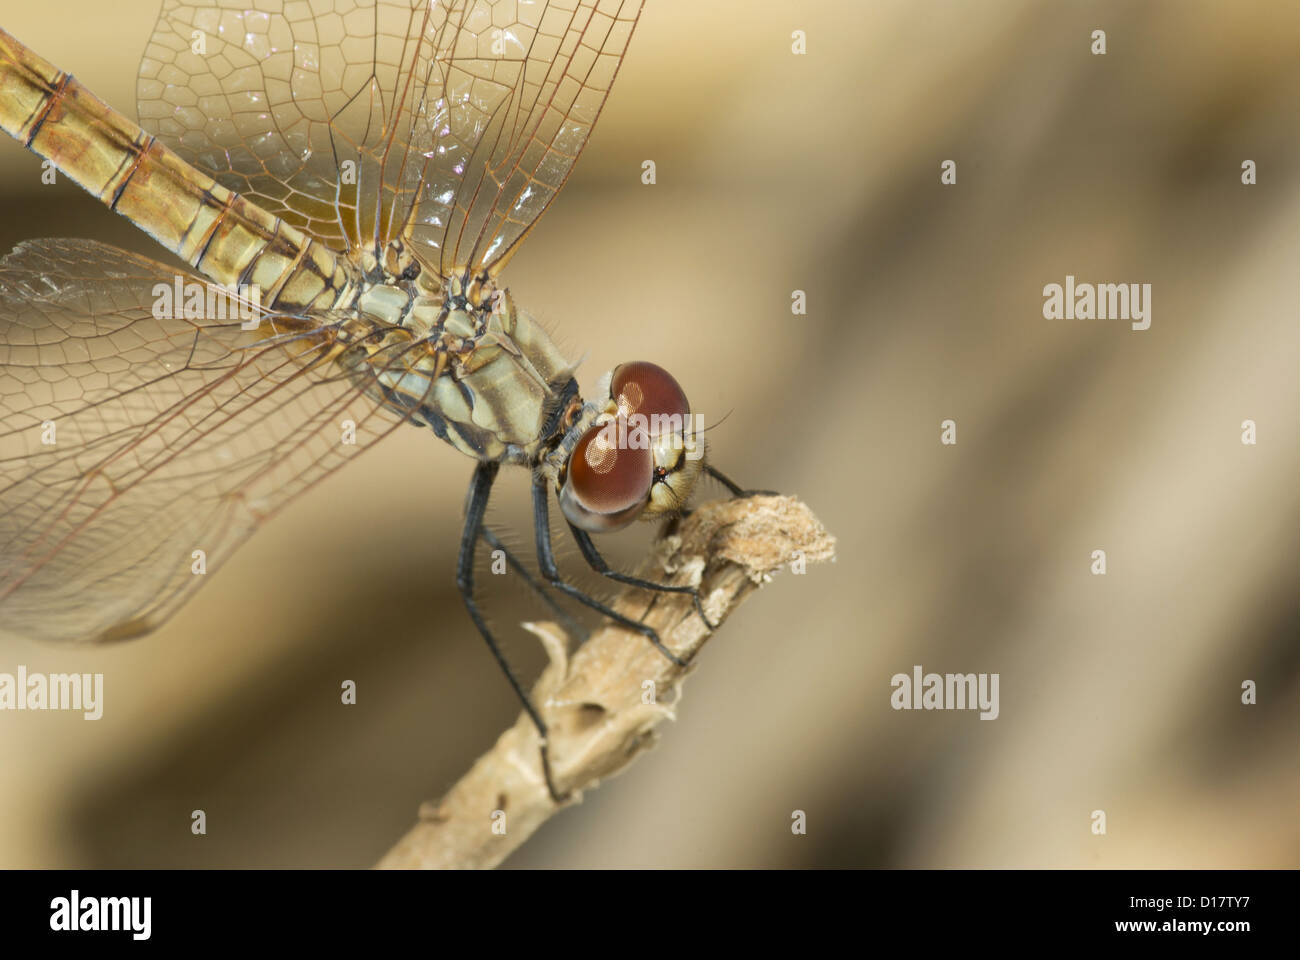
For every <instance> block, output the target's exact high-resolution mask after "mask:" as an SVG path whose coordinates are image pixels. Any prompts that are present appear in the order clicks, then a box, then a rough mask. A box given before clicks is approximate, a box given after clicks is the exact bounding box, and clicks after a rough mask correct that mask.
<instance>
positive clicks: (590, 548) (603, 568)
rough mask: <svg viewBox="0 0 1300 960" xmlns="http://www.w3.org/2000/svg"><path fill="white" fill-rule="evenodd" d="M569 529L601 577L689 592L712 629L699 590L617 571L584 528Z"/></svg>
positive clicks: (634, 585)
mask: <svg viewBox="0 0 1300 960" xmlns="http://www.w3.org/2000/svg"><path fill="white" fill-rule="evenodd" d="M569 531H570V532H571V533H572V534H573V539H574V540H576V541H578V549H579V550H581V551H582V556H583V559H584V560H586V561H587V564H588V565H589V566H590V567H591V569H593V570H595V571H596V572H597V573H599V574H600V575H601V576H602V577H608V578H609V579H611V580H613V581H615V582H617V583H626V584H627V585H628V586H632V587H640V588H641V589H642V590H657V591H659V592H660V593H689V594H690V595H691V600H692V601H694V603H695V612H696V613H698V614H699V615H700V619H701V620H703V621H704V625H705V626H706V627H708V628H709V629H710V630H712V629H714V624H713V622H712V621H711V620H709V617H708V615H707V614H706V613H705V612H704V605H703V604H702V603H700V591H698V590H696V589H695V588H694V587H674V586H670V585H669V584H666V583H655V581H653V580H642V579H641V578H640V577H633V576H630V575H628V574H626V573H619V572H618V571H617V570H614V569H612V568H611V567H610V565H609V564H608V563H606V562H605V558H604V557H602V556H601V555H600V551H599V550H597V549H596V545H595V544H594V543H593V542H592V540H591V534H589V533H588V532H587V531H586V530H583V529H580V528H579V527H575V526H574V525H573V524H569Z"/></svg>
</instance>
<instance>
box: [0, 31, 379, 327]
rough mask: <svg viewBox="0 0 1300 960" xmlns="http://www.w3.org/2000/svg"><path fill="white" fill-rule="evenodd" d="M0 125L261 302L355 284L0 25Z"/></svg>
mask: <svg viewBox="0 0 1300 960" xmlns="http://www.w3.org/2000/svg"><path fill="white" fill-rule="evenodd" d="M0 128H2V129H3V130H4V131H5V132H6V133H8V134H9V135H10V136H12V137H14V138H15V139H17V140H19V141H20V142H22V143H23V144H25V145H26V146H27V147H28V148H29V149H30V150H32V151H33V152H34V153H36V154H38V155H39V156H42V157H45V158H47V159H48V160H50V161H51V162H52V163H53V164H54V166H55V167H56V168H57V169H58V170H59V172H60V173H62V174H64V175H65V176H67V177H68V178H69V179H71V180H73V181H75V182H76V183H77V184H79V185H80V186H81V187H82V188H83V189H85V190H86V191H88V192H89V193H91V194H92V195H94V196H95V197H98V198H99V200H100V201H102V202H103V203H104V204H106V205H107V206H108V207H109V208H110V209H112V210H114V211H116V212H117V213H120V214H121V215H122V216H124V217H126V218H127V219H128V220H130V221H131V222H132V223H134V224H135V225H136V226H138V227H140V228H141V229H142V230H144V231H145V232H146V233H148V234H149V235H150V236H151V237H153V238H154V239H155V240H157V241H158V242H159V243H160V244H162V245H163V246H164V247H166V248H167V249H168V250H170V251H172V252H173V253H175V254H176V255H177V256H179V257H180V258H181V259H182V260H184V261H185V262H186V263H188V264H189V265H190V266H192V267H194V268H195V269H196V270H198V271H199V272H200V273H202V274H203V275H204V276H205V277H207V278H208V279H209V280H212V281H214V282H216V283H220V284H226V285H229V284H241V285H255V286H256V287H257V288H258V290H259V291H260V296H261V304H262V306H263V307H264V308H267V309H275V310H281V311H303V310H307V309H321V310H326V309H331V308H333V307H335V306H336V305H339V304H342V303H346V302H348V301H350V299H351V298H352V296H353V295H354V293H355V288H356V280H355V277H354V272H353V271H352V270H351V269H350V268H349V267H348V266H347V265H346V264H345V262H344V261H343V260H342V259H341V258H340V257H337V256H336V255H335V254H334V253H333V252H332V251H331V250H329V249H328V248H326V247H324V246H322V245H321V244H320V243H317V242H315V241H313V240H312V239H311V238H310V237H308V236H307V235H306V234H304V233H303V232H302V231H300V230H298V229H296V228H294V227H292V226H290V225H288V224H286V223H284V222H283V221H281V220H280V219H279V218H278V217H274V216H272V215H271V214H269V213H267V212H266V211H264V210H262V209H261V208H260V207H258V206H256V205H255V204H252V203H249V202H248V201H247V200H245V199H244V198H242V197H240V196H239V195H238V194H235V193H231V192H230V191H229V190H227V189H225V188H224V187H222V186H221V185H220V184H218V183H217V182H216V181H214V180H213V179H212V178H211V177H209V176H208V175H207V174H205V173H203V172H202V171H200V170H197V169H195V168H194V167H192V166H190V165H189V164H188V163H186V162H185V161H184V160H182V159H181V158H180V157H178V156H177V155H176V154H175V153H173V152H172V151H171V150H169V149H168V148H167V147H165V146H163V145H162V144H161V143H159V142H158V141H157V140H155V139H154V138H153V137H151V136H150V135H148V134H147V133H145V132H144V131H143V130H141V129H140V128H139V127H138V126H136V125H135V124H134V123H132V122H131V121H130V120H128V119H127V118H126V117H124V116H122V115H121V114H120V113H118V112H117V111H115V110H113V109H112V108H111V107H109V106H108V105H107V104H106V103H104V102H103V101H102V100H100V99H99V98H98V97H96V96H94V95H93V94H92V93H90V92H89V91H88V90H86V89H85V88H84V87H83V86H82V85H81V84H79V83H78V82H77V81H76V80H74V79H73V78H72V77H71V76H70V75H68V74H66V73H64V72H63V71H61V70H59V69H58V68H57V67H55V66H53V65H52V64H50V63H48V62H47V61H45V60H43V59H41V58H40V57H39V56H37V55H36V54H35V53H33V52H32V51H31V50H29V49H28V48H27V47H25V46H24V45H23V44H21V43H19V42H18V41H17V40H15V39H14V38H13V37H11V36H10V35H9V34H7V33H5V32H4V31H3V30H0Z"/></svg>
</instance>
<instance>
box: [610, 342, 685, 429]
mask: <svg viewBox="0 0 1300 960" xmlns="http://www.w3.org/2000/svg"><path fill="white" fill-rule="evenodd" d="M609 395H610V398H611V399H613V400H614V402H615V403H617V404H618V415H619V416H620V417H627V418H629V419H631V420H632V421H633V422H634V423H637V422H640V421H638V419H637V418H638V417H644V418H645V420H644V421H643V422H641V423H642V425H643V426H644V428H645V429H646V430H648V431H649V432H650V435H651V436H659V435H660V434H665V433H682V432H684V430H685V428H686V424H687V420H688V418H689V417H690V414H691V405H690V404H689V403H687V401H686V394H685V392H684V391H683V390H682V388H681V385H680V384H678V382H677V381H676V380H675V379H673V375H672V374H671V373H669V372H668V371H667V370H665V369H664V368H663V367H661V366H659V365H658V364H654V363H649V362H647V361H645V360H638V361H636V362H634V363H624V364H621V365H619V366H618V367H617V368H615V370H614V375H613V377H612V378H611V379H610V383H609Z"/></svg>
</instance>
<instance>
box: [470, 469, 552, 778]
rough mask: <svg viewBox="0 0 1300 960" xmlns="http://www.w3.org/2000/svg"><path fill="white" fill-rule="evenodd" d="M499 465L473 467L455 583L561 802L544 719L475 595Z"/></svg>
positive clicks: (544, 773) (546, 775) (543, 769)
mask: <svg viewBox="0 0 1300 960" xmlns="http://www.w3.org/2000/svg"><path fill="white" fill-rule="evenodd" d="M500 468H501V465H500V464H499V463H495V462H484V463H480V464H479V465H478V467H477V468H476V469H475V470H474V479H473V480H472V481H471V483H470V488H469V504H468V506H466V508H465V531H464V533H463V534H461V538H460V554H459V555H458V557H457V560H456V586H457V587H458V588H459V589H460V596H461V599H462V600H464V601H465V609H466V610H468V611H469V617H470V619H471V620H473V621H474V626H475V627H477V628H478V632H479V633H481V634H482V635H483V639H484V640H486V641H487V645H488V649H489V650H491V651H492V656H493V657H495V658H496V661H497V664H498V665H499V666H500V667H501V670H502V672H503V673H504V674H505V675H506V679H507V680H508V681H510V686H511V687H512V688H513V689H514V691H515V695H516V696H517V697H519V702H520V703H522V704H523V705H524V711H525V712H526V713H527V714H528V716H529V718H531V719H532V721H533V725H534V726H536V727H537V734H538V736H539V737H541V741H542V774H543V775H544V776H545V777H546V789H547V790H549V791H550V793H551V799H552V800H554V801H555V802H556V803H557V804H560V803H563V802H564V800H565V794H562V793H560V792H559V791H558V790H556V789H555V780H554V778H553V777H552V776H551V758H550V754H549V753H548V752H547V743H546V723H545V722H544V721H543V720H542V715H541V714H540V713H538V712H537V708H536V707H535V706H533V702H532V700H530V699H529V697H528V693H527V692H526V691H525V690H524V687H523V684H521V683H520V682H519V678H518V677H516V676H515V672H514V670H513V669H512V668H511V666H510V664H509V663H508V662H507V661H506V658H505V655H504V654H503V653H502V652H501V648H500V647H499V646H498V645H497V641H496V638H495V637H493V636H492V631H491V630H489V629H488V625H487V621H486V620H484V619H483V613H482V611H481V610H479V606H478V602H477V601H476V600H475V599H474V551H475V548H476V547H477V546H478V539H479V533H480V531H481V530H482V529H483V515H484V513H486V512H487V504H488V497H489V496H490V495H491V493H492V482H493V481H494V480H496V477H497V471H498V470H499V469H500Z"/></svg>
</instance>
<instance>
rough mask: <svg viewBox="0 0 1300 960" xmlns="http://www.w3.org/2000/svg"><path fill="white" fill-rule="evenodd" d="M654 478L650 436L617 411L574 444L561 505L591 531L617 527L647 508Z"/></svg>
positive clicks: (572, 519) (571, 519) (572, 520)
mask: <svg viewBox="0 0 1300 960" xmlns="http://www.w3.org/2000/svg"><path fill="white" fill-rule="evenodd" d="M653 479H654V460H653V457H652V454H651V451H650V443H649V437H648V436H647V435H646V433H645V431H644V430H640V429H636V428H630V427H629V425H628V422H627V421H626V420H624V419H623V418H622V417H617V418H615V419H613V420H609V421H606V422H605V423H602V424H598V425H597V426H593V427H591V428H590V429H589V430H588V431H587V432H586V433H584V434H583V435H582V438H581V439H580V440H579V441H578V443H577V445H576V446H574V448H573V453H572V454H570V456H569V469H568V476H567V477H566V478H565V481H564V487H563V489H562V490H561V491H560V509H561V510H562V511H563V513H564V516H565V517H566V518H567V519H568V520H569V522H570V523H572V524H573V525H574V526H575V527H579V528H580V529H583V530H586V531H588V532H589V533H603V532H605V531H609V530H617V529H619V528H620V527H625V526H627V525H628V524H629V523H631V522H632V521H633V520H635V519H636V518H637V515H638V514H639V513H640V512H641V511H642V509H644V507H645V505H646V502H647V499H648V498H649V495H650V484H651V482H652V481H653Z"/></svg>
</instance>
